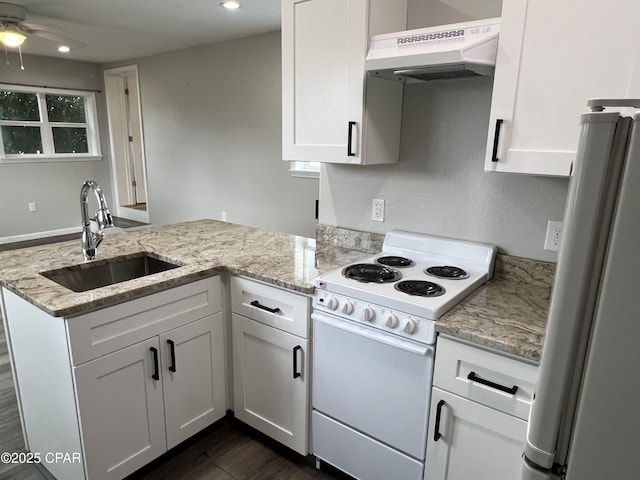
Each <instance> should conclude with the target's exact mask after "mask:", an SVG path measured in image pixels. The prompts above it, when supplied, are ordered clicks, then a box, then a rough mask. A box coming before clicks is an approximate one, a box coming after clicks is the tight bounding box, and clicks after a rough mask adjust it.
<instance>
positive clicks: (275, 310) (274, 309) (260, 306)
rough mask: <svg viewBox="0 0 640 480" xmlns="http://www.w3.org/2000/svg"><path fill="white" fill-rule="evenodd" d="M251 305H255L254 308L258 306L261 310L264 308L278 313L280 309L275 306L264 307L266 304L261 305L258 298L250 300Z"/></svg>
mask: <svg viewBox="0 0 640 480" xmlns="http://www.w3.org/2000/svg"><path fill="white" fill-rule="evenodd" d="M251 305H252V306H254V307H256V308H259V309H261V310H266V311H267V312H269V313H278V312H279V311H280V309H279V308H278V307H276V308H269V307H266V306H264V305H262V304H261V303H260V302H259V301H258V300H254V301H253V302H251Z"/></svg>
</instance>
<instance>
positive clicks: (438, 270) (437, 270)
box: [424, 265, 469, 280]
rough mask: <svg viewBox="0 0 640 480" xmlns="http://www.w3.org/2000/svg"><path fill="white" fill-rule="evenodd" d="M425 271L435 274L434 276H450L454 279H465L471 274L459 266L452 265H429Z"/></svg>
mask: <svg viewBox="0 0 640 480" xmlns="http://www.w3.org/2000/svg"><path fill="white" fill-rule="evenodd" d="M424 273H426V274H428V275H433V276H434V277H440V278H449V279H452V280H463V279H465V278H469V274H468V273H467V272H465V271H464V270H463V269H461V268H459V267H450V266H447V265H444V266H441V267H429V268H427V269H425V271H424Z"/></svg>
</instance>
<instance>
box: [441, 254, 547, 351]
mask: <svg viewBox="0 0 640 480" xmlns="http://www.w3.org/2000/svg"><path fill="white" fill-rule="evenodd" d="M554 271H555V264H552V263H547V262H540V261H536V260H530V259H524V258H518V257H511V256H508V255H498V258H497V260H496V268H495V274H494V278H493V279H492V280H491V281H489V282H488V283H486V284H485V285H483V286H481V287H480V288H478V289H477V290H476V291H475V292H473V293H472V294H471V295H469V296H468V297H467V298H466V299H465V300H464V301H463V302H461V303H459V304H458V305H457V306H455V307H454V308H453V309H451V310H450V311H449V312H448V313H447V314H445V315H444V316H443V317H441V318H440V319H439V320H438V321H437V322H436V331H437V332H439V333H443V334H447V335H451V336H453V337H457V338H460V339H462V340H467V341H469V342H471V343H474V344H476V345H482V346H485V347H489V348H491V349H493V350H497V351H500V352H504V353H508V354H511V355H516V356H518V357H523V358H525V359H527V360H531V361H532V362H539V361H540V354H541V350H542V339H543V336H544V332H545V328H546V324H547V311H548V309H549V299H550V295H551V285H552V282H553V274H554Z"/></svg>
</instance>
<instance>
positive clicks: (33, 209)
mask: <svg viewBox="0 0 640 480" xmlns="http://www.w3.org/2000/svg"><path fill="white" fill-rule="evenodd" d="M37 210H38V206H37V205H36V202H29V211H30V212H31V213H33V212H36V211H37Z"/></svg>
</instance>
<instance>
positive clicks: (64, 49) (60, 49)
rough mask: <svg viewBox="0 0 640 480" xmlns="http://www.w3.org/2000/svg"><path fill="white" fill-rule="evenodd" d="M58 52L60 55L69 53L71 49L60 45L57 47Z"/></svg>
mask: <svg viewBox="0 0 640 480" xmlns="http://www.w3.org/2000/svg"><path fill="white" fill-rule="evenodd" d="M58 51H59V52H60V53H69V52H70V51H71V49H70V48H69V47H68V46H67V45H60V46H59V47H58Z"/></svg>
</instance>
